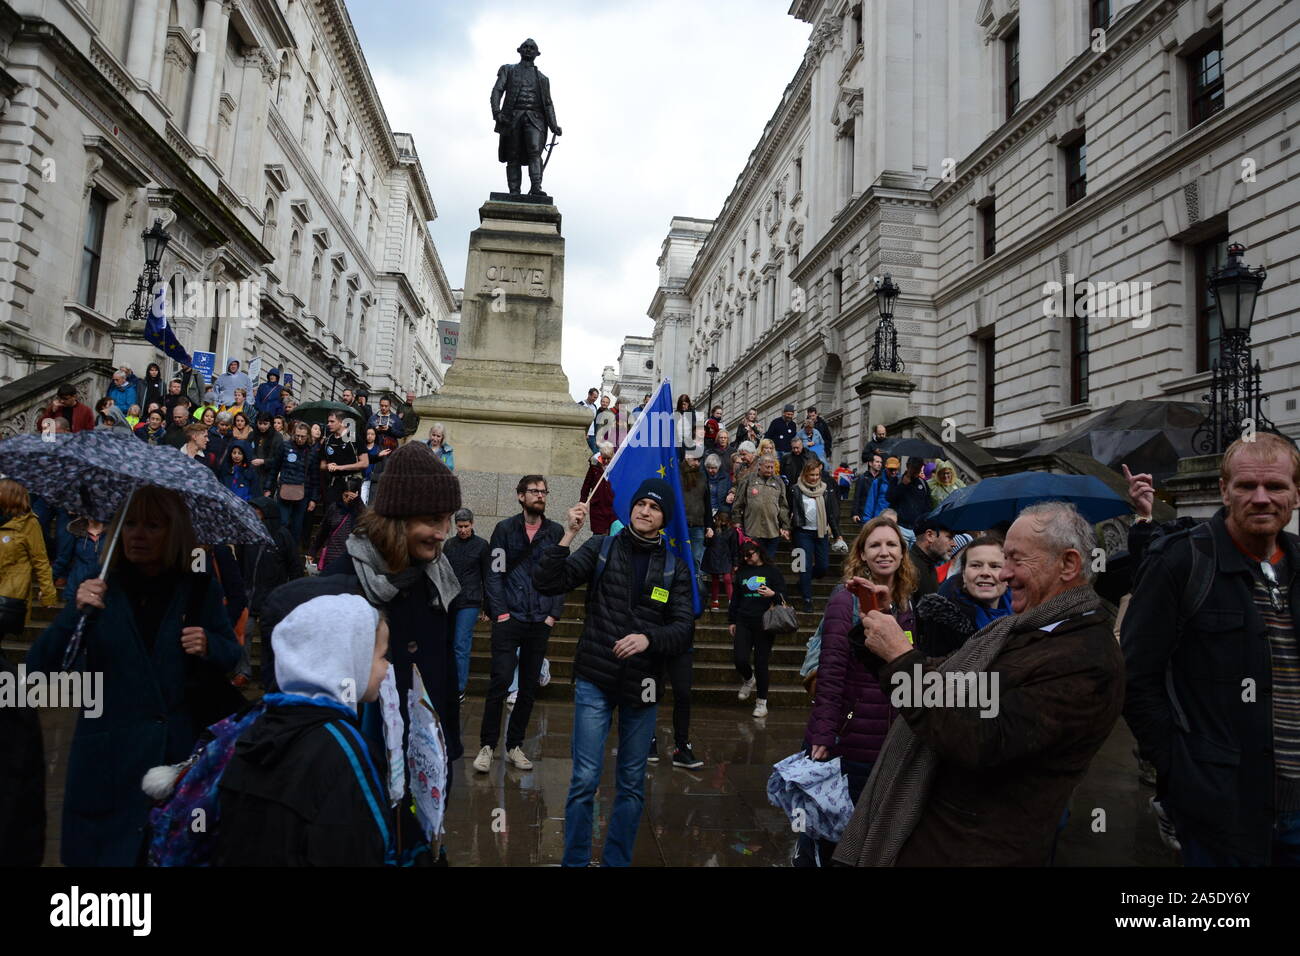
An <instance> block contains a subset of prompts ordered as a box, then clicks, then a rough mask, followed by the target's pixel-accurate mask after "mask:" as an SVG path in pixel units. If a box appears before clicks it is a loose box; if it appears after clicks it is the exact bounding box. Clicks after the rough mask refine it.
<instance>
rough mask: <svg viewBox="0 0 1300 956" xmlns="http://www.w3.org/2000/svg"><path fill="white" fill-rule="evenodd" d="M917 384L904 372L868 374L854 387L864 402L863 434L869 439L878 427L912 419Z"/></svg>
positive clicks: (865, 439)
mask: <svg viewBox="0 0 1300 956" xmlns="http://www.w3.org/2000/svg"><path fill="white" fill-rule="evenodd" d="M915 388H916V383H915V382H914V381H912V379H911V378H910V377H909V376H908V375H906V374H904V373H901V372H868V373H867V374H866V375H864V376H862V381H860V382H859V383H858V384H857V385H855V386H854V390H855V391H856V392H857V393H858V398H860V399H861V400H862V434H863V435H864V436H867V438H864V439H863V441H864V442H865V441H867V440H869V438H870V435H871V431H872V429H873V428H875V427H876V426H877V425H890V424H892V423H894V422H900V421H902V420H903V419H904V418H910V417H911V416H912V397H911V396H912V391H913V390H914V389H915Z"/></svg>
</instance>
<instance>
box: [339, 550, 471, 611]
mask: <svg viewBox="0 0 1300 956" xmlns="http://www.w3.org/2000/svg"><path fill="white" fill-rule="evenodd" d="M347 550H348V554H350V555H352V564H353V566H354V567H355V568H356V569H357V577H358V578H360V579H361V589H362V590H363V591H365V592H366V600H368V601H369V602H370V603H371V604H374V605H380V604H387V603H388V602H389V601H391V600H392V599H393V598H395V597H397V595H398V592H399V591H401V590H402V589H403V588H408V587H410V586H411V585H413V584H414V583H415V582H416V581H418V580H419V579H420V574H421V573H423V574H425V575H426V576H427V577H428V579H429V586H430V588H431V589H432V591H433V595H434V600H433V603H434V604H435V606H436V605H437V604H439V603H441V605H442V608H443V610H446V609H448V608H450V607H451V602H452V600H453V599H454V598H455V597H456V595H457V594H459V593H460V582H459V581H457V580H456V572H455V571H453V570H452V568H451V562H450V561H448V560H447V559H446V557H445V556H444V555H442V554H439V555H438V557H437V558H436V559H435V560H433V561H430V562H428V563H427V564H424V565H412V566H411V567H409V568H407V569H406V570H405V571H399V572H398V573H397V574H389V573H388V565H387V564H386V563H385V561H384V559H383V556H382V555H380V553H379V552H378V551H377V550H376V549H375V546H374V545H373V544H372V543H371V542H370V539H369V538H366V537H363V536H362V535H359V534H350V535H348V542H347Z"/></svg>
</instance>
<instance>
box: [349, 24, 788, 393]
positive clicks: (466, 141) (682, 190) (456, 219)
mask: <svg viewBox="0 0 1300 956" xmlns="http://www.w3.org/2000/svg"><path fill="white" fill-rule="evenodd" d="M447 6H449V7H450V6H454V7H457V8H458V9H455V10H449V9H444V8H443V7H444V5H428V4H425V3H417V2H414V0H412V2H409V3H408V2H393V3H386V4H372V3H365V4H360V3H354V4H353V5H352V8H351V11H350V12H351V16H352V19H353V22H354V25H355V27H356V30H357V35H358V37H359V39H360V40H361V44H362V49H363V50H364V52H365V55H366V59H367V62H368V63H369V65H370V69H371V72H372V74H373V75H374V78H375V84H376V86H377V87H378V89H379V93H380V97H381V98H382V100H383V104H384V109H385V111H386V112H387V114H388V118H389V121H390V123H391V124H392V126H393V129H394V130H397V131H401V132H408V133H411V134H412V135H413V136H414V138H415V145H416V149H417V150H418V151H419V154H420V159H421V161H422V163H423V165H424V170H425V175H426V177H427V178H428V180H429V185H430V189H431V190H432V192H433V198H434V202H435V203H436V205H437V207H438V213H439V217H438V220H437V221H436V222H434V223H433V224H432V226H431V229H432V232H433V237H434V241H435V243H436V244H437V246H438V252H439V255H440V256H441V257H442V261H443V264H444V266H445V267H446V269H447V277H448V280H449V281H450V283H451V284H452V286H453V287H459V286H461V285H463V284H464V275H465V256H466V249H467V244H468V240H469V233H470V231H471V230H473V229H474V228H475V227H477V225H478V207H479V206H480V205H481V204H482V203H483V202H485V201H486V200H487V195H488V193H489V192H490V191H493V190H496V191H503V190H504V189H505V167H504V166H502V165H500V164H499V163H497V161H496V140H497V138H496V136H495V134H494V133H493V132H492V116H491V110H490V107H489V105H488V94H489V91H490V90H491V88H492V83H493V81H494V79H495V76H496V71H497V69H498V68H499V67H500V66H501V64H503V63H507V62H514V61H516V60H517V59H518V56H517V54H515V52H514V50H515V48H516V47H517V46H518V45H519V43H520V42H521V41H522V40H523V39H524V37H525V36H532V37H533V38H534V39H536V40H537V42H538V45H539V46H540V47H541V50H542V53H541V56H540V57H539V58H538V61H537V64H538V66H539V68H540V69H541V70H542V71H543V72H544V73H546V74H547V76H549V77H550V79H551V92H552V96H553V98H554V101H555V109H556V116H557V119H558V120H559V123H560V126H561V127H562V128H563V129H564V135H563V136H561V137H560V138H559V141H558V144H557V146H556V147H555V150H554V153H553V156H552V162H551V164H550V165H549V166H548V167H547V170H546V175H545V187H546V190H547V192H549V193H550V194H551V195H552V196H554V197H555V200H556V204H557V205H558V206H559V208H560V211H561V213H562V214H563V215H564V223H563V229H564V235H565V239H566V262H565V273H566V275H565V317H564V345H563V349H562V355H563V358H562V361H563V365H564V370H565V372H566V374H567V375H568V376H569V382H570V386H571V389H572V391H573V392H574V393H575V395H579V397H580V396H581V394H585V391H586V387H587V385H588V384H589V383H596V382H598V381H599V380H600V375H601V370H602V369H603V368H604V366H605V365H609V364H614V363H616V362H617V359H618V349H619V347H620V345H621V344H622V341H623V337H624V336H625V335H649V334H651V331H652V330H651V323H650V320H649V318H647V317H646V315H645V311H646V308H647V307H648V306H649V304H650V300H651V298H652V297H653V295H654V291H655V288H656V286H657V284H658V268H657V267H656V266H655V259H656V258H657V257H658V254H659V248H660V245H661V243H662V242H663V238H664V236H665V235H666V234H667V231H668V223H669V220H670V219H671V217H672V216H674V215H687V216H698V217H706V218H708V217H713V216H715V215H717V213H718V211H719V210H720V209H721V207H722V203H723V202H724V200H725V199H726V197H727V195H728V193H729V192H730V190H731V188H732V186H733V184H734V183H735V179H736V176H737V175H738V174H739V173H740V171H741V170H742V169H743V168H744V164H745V161H746V159H747V157H748V156H749V153H750V151H751V150H752V149H753V148H754V146H755V145H756V144H757V142H758V138H759V136H760V135H761V133H762V130H763V125H764V124H765V123H766V122H767V120H768V119H769V118H770V116H771V114H772V111H773V110H774V109H775V108H776V106H777V104H778V103H779V102H780V98H781V93H782V91H783V90H784V88H785V86H786V84H787V83H788V82H789V81H790V79H791V78H792V77H793V76H794V73H795V70H796V69H797V67H798V64H799V60H800V58H801V57H802V55H803V51H804V49H805V46H806V43H807V36H808V25H807V24H804V23H801V22H799V21H797V20H795V19H794V18H793V17H789V16H786V15H785V14H784V5H783V4H777V5H760V4H755V3H753V2H752V0H748V2H742V0H712V2H709V3H702V2H700V0H689V2H688V0H661V2H656V3H654V4H641V3H617V4H614V3H600V4H595V3H578V2H572V3H551V4H548V5H547V7H546V12H545V16H544V18H543V17H541V16H539V15H538V13H537V9H536V4H535V3H528V2H523V0H507V2H498V3H494V4H493V5H492V6H490V7H476V8H469V6H468V5H464V6H461V5H447ZM431 7H436V8H438V9H434V10H431ZM415 38H419V40H423V41H425V42H419V40H417V39H415ZM524 185H525V188H527V178H526V177H525V183H524ZM575 400H576V399H575Z"/></svg>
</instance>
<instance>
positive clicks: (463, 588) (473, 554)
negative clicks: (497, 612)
mask: <svg viewBox="0 0 1300 956" xmlns="http://www.w3.org/2000/svg"><path fill="white" fill-rule="evenodd" d="M442 553H443V554H445V555H446V556H447V560H448V561H450V562H451V569H452V570H453V571H455V572H456V580H457V581H459V582H460V593H459V594H457V595H456V598H455V600H453V601H452V602H451V608H450V611H451V613H452V614H455V613H456V612H457V611H459V610H460V609H461V608H465V607H482V606H483V602H484V601H485V600H487V594H486V581H487V576H488V574H489V572H491V570H492V558H491V554H492V552H491V551H490V549H489V548H488V543H487V541H486V540H484V539H483V538H480V537H479V536H478V535H476V534H471V535H470V536H469V539H468V540H467V541H462V540H461V539H460V538H459V537H455V538H452V539H450V540H449V541H448V542H447V543H446V544H444V545H443V546H442Z"/></svg>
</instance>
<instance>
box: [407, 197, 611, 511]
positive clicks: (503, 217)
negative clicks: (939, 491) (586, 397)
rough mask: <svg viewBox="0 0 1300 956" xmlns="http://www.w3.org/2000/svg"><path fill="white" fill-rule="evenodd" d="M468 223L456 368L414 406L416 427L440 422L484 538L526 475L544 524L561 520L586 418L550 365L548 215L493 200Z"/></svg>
mask: <svg viewBox="0 0 1300 956" xmlns="http://www.w3.org/2000/svg"><path fill="white" fill-rule="evenodd" d="M479 221H480V223H481V225H480V226H479V228H478V229H475V230H474V232H472V233H471V234H470V239H469V260H468V262H467V263H466V267H465V300H464V304H463V306H462V309H461V322H460V342H459V345H458V347H457V354H456V360H455V361H454V362H453V363H452V364H451V367H450V368H449V369H448V370H447V375H446V378H445V379H444V381H443V383H442V386H441V387H440V388H439V389H438V391H437V392H436V393H434V394H432V395H425V396H423V397H422V398H418V399H416V401H415V410H416V411H417V412H418V413H419V415H420V419H421V422H422V425H421V427H422V429H424V430H425V431H427V428H428V426H429V425H431V424H433V423H434V422H441V423H443V424H444V425H446V427H447V441H448V443H449V444H450V445H451V446H452V447H453V448H454V449H455V452H456V474H457V475H458V476H459V477H460V479H461V489H462V493H463V495H464V497H465V499H466V502H465V503H466V506H467V507H469V508H471V509H472V510H473V511H474V512H475V516H476V518H480V516H481V520H480V522H479V524H478V526H477V530H478V531H479V533H481V534H488V533H490V532H491V526H492V525H493V524H495V519H496V518H497V517H504V516H509V515H512V514H515V513H517V512H518V511H519V504H518V500H517V498H516V497H515V491H514V489H515V485H516V483H517V482H518V481H519V478H520V477H521V476H523V475H526V474H540V475H545V476H546V478H547V481H548V483H549V485H550V488H551V497H550V500H549V501H548V505H549V509H548V517H551V518H554V519H555V520H557V521H558V520H562V517H563V512H564V511H565V510H567V509H568V507H569V506H570V505H572V504H573V503H574V502H576V501H577V497H578V489H579V486H580V485H581V483H582V478H583V476H584V475H585V474H586V473H587V465H588V459H589V458H590V454H591V453H590V451H589V450H588V449H587V440H586V434H587V432H586V430H587V426H588V425H589V424H591V413H590V412H589V411H587V410H586V409H583V408H581V407H579V406H578V405H577V404H576V403H575V402H574V399H573V398H572V396H570V394H569V380H568V377H567V376H566V375H565V374H564V371H563V369H562V368H561V367H560V341H561V337H562V324H563V315H564V239H563V238H562V237H561V235H560V212H559V210H558V209H556V207H555V206H553V205H549V204H545V203H538V202H527V201H523V202H520V201H502V200H500V199H498V198H496V197H495V196H494V198H492V199H490V200H489V201H488V202H486V203H484V204H483V206H482V207H481V208H480V209H479ZM570 485H572V488H570V487H569V486H570Z"/></svg>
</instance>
